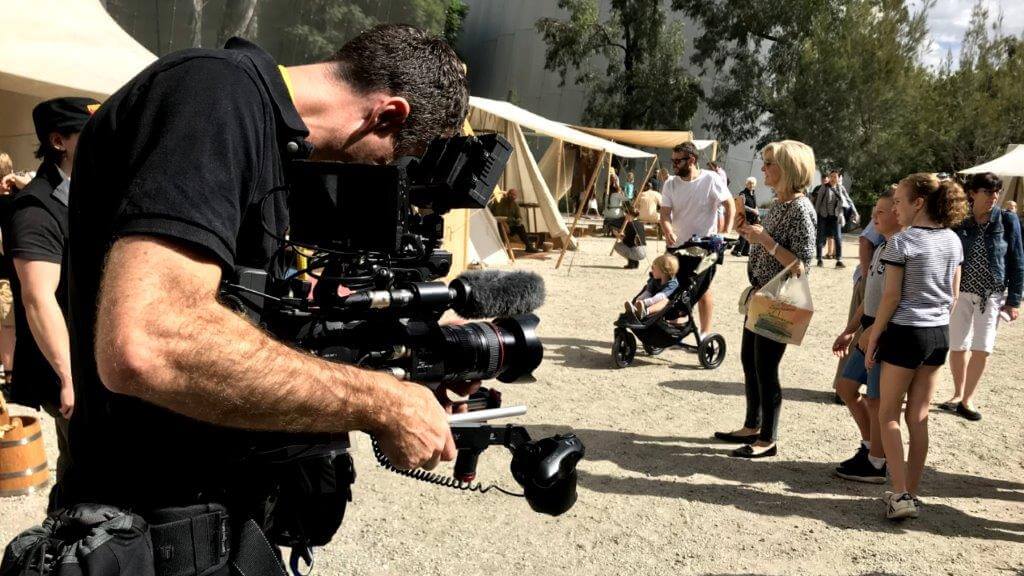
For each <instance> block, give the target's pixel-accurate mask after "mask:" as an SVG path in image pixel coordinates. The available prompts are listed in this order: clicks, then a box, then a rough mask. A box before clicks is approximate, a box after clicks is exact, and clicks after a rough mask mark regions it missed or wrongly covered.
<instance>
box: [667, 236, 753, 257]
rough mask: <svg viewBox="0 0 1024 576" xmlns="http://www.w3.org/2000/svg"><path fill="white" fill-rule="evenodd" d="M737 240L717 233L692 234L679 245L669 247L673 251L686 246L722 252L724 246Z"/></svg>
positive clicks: (734, 243) (730, 245)
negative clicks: (701, 235)
mask: <svg viewBox="0 0 1024 576" xmlns="http://www.w3.org/2000/svg"><path fill="white" fill-rule="evenodd" d="M737 241H738V240H736V239H733V238H725V237H724V236H719V235H717V234H714V235H712V236H704V237H697V236H694V237H692V238H690V239H689V240H687V241H686V242H683V243H682V244H680V245H679V246H676V247H674V248H670V250H671V251H673V252H675V251H676V250H685V249H686V248H700V249H702V250H707V251H708V252H714V253H722V252H724V251H725V249H726V248H731V247H733V246H735V245H736V242H737Z"/></svg>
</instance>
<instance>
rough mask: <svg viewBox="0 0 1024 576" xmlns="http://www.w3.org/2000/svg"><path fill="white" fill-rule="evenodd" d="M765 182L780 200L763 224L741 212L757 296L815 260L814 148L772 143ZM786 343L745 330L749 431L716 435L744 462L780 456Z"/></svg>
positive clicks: (746, 426) (764, 155) (743, 350)
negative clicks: (810, 189)
mask: <svg viewBox="0 0 1024 576" xmlns="http://www.w3.org/2000/svg"><path fill="white" fill-rule="evenodd" d="M761 157H762V160H763V166H762V168H761V169H762V171H763V172H764V183H765V184H766V185H767V186H769V187H770V188H771V189H772V190H774V191H775V195H776V200H775V202H774V203H773V204H772V206H771V207H770V208H769V209H768V213H767V214H766V215H765V217H764V220H763V224H751V223H748V222H747V221H746V219H745V216H744V212H745V211H742V210H741V211H739V215H738V216H737V227H736V229H737V230H738V231H739V233H740V234H742V235H743V237H744V238H746V239H747V241H748V242H750V245H751V249H750V260H749V261H748V262H747V277H748V278H749V280H750V284H751V286H752V289H751V290H750V291H749V292H748V293H749V294H752V293H754V292H755V291H757V290H758V289H760V288H761V287H762V286H764V285H765V284H767V283H768V282H769V281H770V280H771V279H772V278H774V277H775V276H776V275H777V274H779V273H780V272H782V271H783V270H785V269H786V268H787V267H789V266H793V267H794V272H793V273H795V274H797V275H799V274H806V273H807V272H808V270H809V268H808V267H809V266H810V263H811V259H812V258H814V242H815V237H816V230H815V220H816V219H817V215H816V213H815V211H814V206H813V205H812V204H811V201H810V200H808V199H807V187H808V186H810V184H811V175H812V174H814V150H812V149H811V147H810V146H808V145H806V144H804V143H802V142H797V141H795V140H783V141H782V142H772V143H771V144H769V145H767V146H765V148H764V150H762V151H761ZM785 352H786V345H785V344H781V343H779V342H776V341H774V340H771V339H769V338H765V337H763V336H760V335H757V334H755V333H753V332H751V331H750V330H747V329H746V328H744V329H743V341H742V343H741V345H740V357H741V359H742V361H743V380H744V388H745V393H746V399H747V411H746V418H745V420H744V422H743V427H742V428H740V429H739V430H736V431H734V432H715V438H718V439H719V440H725V441H727V442H735V443H741V444H743V446H741V447H740V448H737V449H736V450H733V452H732V455H733V456H736V457H738V458H764V457H767V456H774V455H775V454H776V453H777V451H778V448H777V447H776V444H775V442H776V439H777V437H778V424H779V410H780V408H781V407H782V386H781V384H780V382H779V364H780V363H781V362H782V355H783V354H784V353H785Z"/></svg>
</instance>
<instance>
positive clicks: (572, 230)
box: [555, 150, 607, 270]
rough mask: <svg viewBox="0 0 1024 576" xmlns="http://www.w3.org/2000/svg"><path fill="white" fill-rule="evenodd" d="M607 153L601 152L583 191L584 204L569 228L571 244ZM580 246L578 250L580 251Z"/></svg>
mask: <svg viewBox="0 0 1024 576" xmlns="http://www.w3.org/2000/svg"><path fill="white" fill-rule="evenodd" d="M605 154H607V152H605V151H604V150H602V151H601V157H600V158H598V159H597V163H596V165H595V167H594V173H593V174H591V175H590V182H588V183H587V188H586V189H585V190H584V191H583V203H581V204H580V205H579V207H578V208H576V215H575V216H574V217H573V219H572V226H570V227H569V242H572V241H573V234H574V233H575V232H576V225H577V224H579V222H580V215H582V214H583V210H585V209H586V207H587V203H588V202H590V194H591V193H593V191H594V184H597V175H598V174H599V173H600V172H601V164H603V163H604V157H605ZM569 242H563V243H562V253H561V254H559V255H558V261H557V262H555V270H558V267H559V266H561V265H562V259H563V258H565V251H566V250H568V249H569ZM579 248H580V247H579V246H578V245H577V246H576V249H577V250H579Z"/></svg>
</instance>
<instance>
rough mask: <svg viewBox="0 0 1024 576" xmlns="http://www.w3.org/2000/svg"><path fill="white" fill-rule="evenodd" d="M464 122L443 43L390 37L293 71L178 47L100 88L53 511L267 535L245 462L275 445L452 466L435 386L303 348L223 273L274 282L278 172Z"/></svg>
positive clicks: (78, 217) (80, 229)
mask: <svg viewBox="0 0 1024 576" xmlns="http://www.w3.org/2000/svg"><path fill="white" fill-rule="evenodd" d="M467 110H468V93H467V87H466V78H465V73H464V70H463V66H462V63H461V62H460V61H459V59H458V57H457V56H456V55H455V53H454V51H453V50H452V49H451V48H450V47H449V46H448V45H447V44H445V43H444V41H443V40H440V39H438V38H434V37H430V36H428V35H427V34H425V33H424V32H422V31H420V30H417V29H415V28H412V27H408V26H396V25H389V26H379V27H376V28H373V29H371V30H369V31H367V32H364V33H363V34H361V35H359V36H358V37H356V38H354V39H353V40H351V41H350V42H348V43H347V44H346V45H345V46H343V47H342V48H341V49H340V50H339V51H338V52H337V53H336V54H335V55H334V56H333V57H332V58H330V59H329V60H328V61H325V62H322V63H319V64H312V65H306V66H297V67H289V68H284V67H279V66H278V65H277V64H276V63H275V62H274V61H273V60H272V58H271V57H270V56H269V55H268V54H267V53H266V52H264V51H263V50H261V49H260V48H259V47H257V46H256V45H254V44H251V43H249V42H247V41H244V40H240V39H237V38H236V39H232V40H230V41H229V42H228V43H227V46H226V48H225V49H222V50H204V49H197V50H184V51H181V52H176V53H173V54H169V55H167V56H164V57H162V58H160V59H159V60H157V61H156V62H155V63H153V64H152V65H151V66H149V67H148V68H147V69H145V70H144V71H142V72H141V73H140V74H139V75H138V76H136V77H135V78H134V79H133V80H132V81H130V82H129V83H128V84H127V85H126V86H124V87H123V88H122V89H120V90H119V91H118V92H117V93H115V94H114V95H112V96H111V97H110V98H109V99H108V100H107V101H106V102H105V103H104V104H103V106H102V107H101V108H100V110H99V111H98V112H97V113H96V115H95V116H94V118H93V119H92V121H90V123H89V125H88V126H87V127H86V129H85V131H84V132H83V133H82V138H81V142H80V146H79V153H78V157H77V159H76V168H75V179H74V184H73V186H74V193H73V194H72V202H71V212H70V228H71V237H72V238H73V239H74V247H73V250H72V251H71V254H70V260H69V263H70V271H71V287H70V288H71V290H70V292H71V334H72V342H73V343H74V348H73V351H72V360H73V361H72V366H73V369H74V376H75V386H76V392H77V406H76V409H75V418H74V420H73V422H72V430H71V440H72V455H73V463H72V470H71V471H70V472H69V474H68V480H67V490H66V494H67V499H66V500H65V502H67V503H74V502H101V503H107V504H115V505H121V506H125V507H131V508H132V509H134V510H137V511H145V510H152V509H154V508H160V507H170V506H185V505H191V504H203V503H208V502H217V503H219V504H222V505H225V506H226V507H227V508H228V509H229V510H230V513H231V516H232V521H233V522H236V521H245V520H246V518H248V519H251V520H254V521H255V522H257V523H259V524H260V525H261V526H263V527H264V528H266V527H267V523H268V521H269V520H268V519H267V518H266V517H265V516H266V511H267V509H268V508H267V503H268V501H270V500H271V496H272V493H273V491H274V490H275V487H274V486H273V485H272V483H271V478H270V475H269V474H267V473H265V472H266V471H265V470H264V469H263V468H260V467H259V465H258V464H254V463H253V462H252V459H250V458H248V456H249V455H250V453H251V451H252V449H253V447H254V446H258V445H260V444H261V442H263V441H266V440H268V436H271V435H274V436H273V437H274V438H276V437H278V436H279V435H280V434H281V433H292V432H298V433H331V434H337V433H345V432H349V431H357V430H358V431H365V432H369V433H372V434H374V435H375V437H376V438H377V440H378V441H379V442H380V446H381V448H382V449H383V450H384V452H385V454H386V455H387V456H388V457H389V458H390V459H391V461H392V462H393V463H395V465H396V466H400V467H402V468H414V467H427V468H430V467H433V466H434V465H436V464H437V463H438V461H440V460H450V459H452V458H454V457H455V446H454V441H453V440H452V437H451V431H450V429H449V427H448V423H447V415H446V414H445V411H444V409H443V408H442V407H441V405H440V403H439V402H438V401H437V398H436V397H435V396H434V394H433V393H432V392H431V391H430V390H429V389H427V388H425V387H423V386H420V385H418V384H412V383H408V382H402V381H399V380H397V379H395V378H393V377H392V376H390V375H387V374H384V373H382V372H375V371H368V370H363V369H360V368H357V367H354V366H350V365H343V364H337V363H332V362H327V361H324V360H321V359H318V358H315V357H313V356H311V355H308V354H305V353H302V352H299V351H296V350H295V349H293V348H291V347H289V346H287V345H285V344H282V343H280V342H277V341H275V340H273V339H271V338H270V337H269V336H268V335H267V334H266V333H264V332H263V331H261V330H260V329H258V328H257V327H255V326H253V325H252V324H251V323H249V322H248V321H246V320H245V319H243V318H241V317H239V316H238V315H237V314H235V313H233V312H232V311H231V310H229V309H228V308H226V307H225V306H223V305H222V304H220V303H219V302H218V300H217V292H218V288H219V286H220V284H221V281H222V279H224V278H229V277H230V274H231V273H232V270H233V268H234V267H236V266H249V267H257V268H262V269H264V270H268V271H273V272H276V273H278V274H281V273H282V272H283V266H284V264H285V262H283V258H282V257H281V254H282V252H283V251H282V250H281V246H280V243H279V242H278V240H276V239H275V238H274V237H273V236H272V235H271V234H268V233H266V232H265V230H264V227H266V228H268V229H269V230H271V231H273V233H274V235H276V236H277V237H283V235H284V233H285V231H286V229H287V226H288V214H287V205H286V203H285V198H284V195H283V194H273V192H274V191H275V190H277V189H279V188H280V187H281V186H283V185H285V184H287V183H288V179H287V177H286V176H287V164H288V161H290V160H294V159H302V158H316V159H333V160H341V161H352V162H363V163H387V162H389V161H391V160H393V159H395V158H396V157H398V156H401V155H410V154H418V153H421V152H422V151H423V150H424V149H425V146H426V144H427V143H428V142H429V141H430V140H432V139H433V138H435V137H438V136H450V135H454V134H457V133H458V132H459V130H460V129H461V126H462V123H463V121H464V119H465V116H466V114H467ZM301 192H302V191H301V190H296V191H294V192H293V193H301ZM268 195H269V196H268ZM265 198H266V199H267V201H266V202H264V201H263V200H264V199H265ZM465 391H466V390H460V392H465Z"/></svg>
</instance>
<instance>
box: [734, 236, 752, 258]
mask: <svg viewBox="0 0 1024 576" xmlns="http://www.w3.org/2000/svg"><path fill="white" fill-rule="evenodd" d="M732 253H733V254H735V255H737V256H750V242H747V239H746V238H744V237H743V236H740V238H739V240H737V241H736V246H735V247H734V248H733V249H732Z"/></svg>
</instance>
